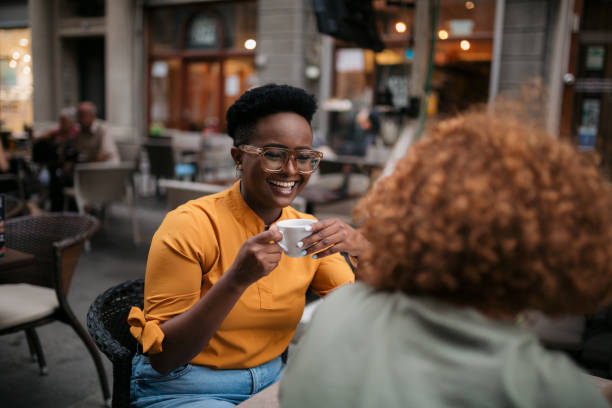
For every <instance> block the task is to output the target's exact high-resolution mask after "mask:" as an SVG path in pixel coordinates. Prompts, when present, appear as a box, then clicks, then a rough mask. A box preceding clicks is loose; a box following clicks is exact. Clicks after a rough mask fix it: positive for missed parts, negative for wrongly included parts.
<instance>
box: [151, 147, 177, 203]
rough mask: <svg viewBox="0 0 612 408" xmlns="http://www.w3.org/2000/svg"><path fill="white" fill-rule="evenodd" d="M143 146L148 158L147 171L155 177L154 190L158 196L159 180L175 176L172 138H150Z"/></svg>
mask: <svg viewBox="0 0 612 408" xmlns="http://www.w3.org/2000/svg"><path fill="white" fill-rule="evenodd" d="M144 147H145V150H146V152H147V156H148V158H149V172H150V173H151V175H152V176H153V177H154V178H155V192H156V195H157V196H159V195H160V191H159V184H158V182H159V180H160V179H173V178H175V167H176V160H175V157H174V148H173V147H172V139H170V138H163V137H156V138H150V139H149V140H148V141H147V142H146V143H145V144H144Z"/></svg>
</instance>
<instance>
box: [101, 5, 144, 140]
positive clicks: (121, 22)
mask: <svg viewBox="0 0 612 408" xmlns="http://www.w3.org/2000/svg"><path fill="white" fill-rule="evenodd" d="M134 12H135V10H134V2H131V1H125V0H107V1H106V112H107V113H106V118H107V121H108V123H109V125H110V126H112V127H115V128H116V129H115V130H116V131H117V132H118V133H119V134H116V135H115V136H116V137H117V138H118V139H124V138H128V139H129V138H132V137H135V135H133V133H134V132H133V129H134V126H135V123H136V118H135V114H134V105H135V103H134V97H135V95H136V92H135V89H136V88H137V87H136V84H135V82H134V81H135V78H134V35H133V27H134Z"/></svg>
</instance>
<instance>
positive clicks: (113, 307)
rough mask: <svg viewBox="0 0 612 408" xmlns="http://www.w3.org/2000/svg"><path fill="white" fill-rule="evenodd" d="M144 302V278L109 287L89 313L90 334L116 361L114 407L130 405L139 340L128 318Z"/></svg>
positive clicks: (112, 360)
mask: <svg viewBox="0 0 612 408" xmlns="http://www.w3.org/2000/svg"><path fill="white" fill-rule="evenodd" d="M143 302H144V280H143V279H136V280H131V281H127V282H124V283H121V284H119V285H117V286H113V287H111V288H109V289H107V290H106V291H105V292H104V293H102V294H101V295H99V296H98V297H97V298H96V299H95V301H94V302H93V303H92V305H91V306H90V307H89V312H88V313H87V328H88V329H89V334H90V335H91V337H92V338H93V340H94V342H95V343H96V345H97V346H98V348H99V349H100V351H102V352H103V353H104V354H106V356H107V357H108V358H109V360H110V361H111V362H112V363H113V395H112V407H113V408H120V407H126V408H127V407H129V406H130V377H131V376H132V357H133V356H134V353H136V345H137V341H136V340H135V339H134V337H132V334H131V333H130V326H129V325H128V323H127V317H128V314H129V313H130V308H131V307H132V306H138V307H140V308H141V309H142V307H143Z"/></svg>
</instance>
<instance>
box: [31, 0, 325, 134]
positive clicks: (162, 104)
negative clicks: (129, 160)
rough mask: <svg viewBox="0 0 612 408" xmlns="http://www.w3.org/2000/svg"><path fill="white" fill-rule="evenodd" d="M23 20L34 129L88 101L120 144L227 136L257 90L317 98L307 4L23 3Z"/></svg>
mask: <svg viewBox="0 0 612 408" xmlns="http://www.w3.org/2000/svg"><path fill="white" fill-rule="evenodd" d="M28 12H29V13H28V14H29V25H30V27H31V32H32V37H33V44H34V45H35V47H34V49H33V64H34V72H33V75H34V83H35V86H34V95H33V105H34V122H35V123H49V122H53V121H55V120H56V118H57V113H58V112H59V111H60V110H61V109H62V108H63V107H65V106H74V105H76V104H77V103H78V102H79V101H81V100H91V101H93V102H94V103H95V104H96V105H97V106H98V114H99V116H100V117H101V118H103V119H105V120H106V121H107V122H108V123H109V126H110V127H111V128H112V131H113V132H114V133H115V135H116V138H118V139H134V140H139V139H140V138H142V137H145V136H147V135H148V133H149V132H150V130H151V129H156V128H162V129H163V128H172V129H180V130H185V131H194V132H200V131H205V130H208V129H211V130H213V131H220V132H223V131H224V130H225V120H224V116H225V111H226V109H227V108H228V107H229V106H230V105H231V103H232V102H233V101H234V100H235V99H236V98H237V97H238V96H239V95H240V94H241V93H242V92H244V91H245V90H247V89H248V88H250V87H252V86H254V85H257V84H264V83H267V82H279V83H289V84H293V85H296V86H300V87H303V88H306V89H308V90H309V91H310V92H313V93H317V91H318V90H317V89H316V85H317V82H316V81H313V80H310V79H307V78H306V76H305V75H304V66H305V64H306V61H305V60H306V57H305V56H306V55H309V56H312V55H313V53H312V52H311V51H307V50H312V49H314V48H316V46H317V43H318V42H319V41H320V36H319V35H318V33H317V32H316V23H315V20H314V16H313V14H312V11H311V2H309V1H302V0H287V1H282V2H279V1H274V0H236V1H189V0H133V1H131V0H130V1H128V0H92V1H88V2H79V1H73V0H29V1H28ZM313 58H314V60H312V61H309V62H308V63H309V64H311V65H313V64H315V65H318V64H319V61H318V60H317V59H316V58H318V56H317V55H315V56H314V57H313Z"/></svg>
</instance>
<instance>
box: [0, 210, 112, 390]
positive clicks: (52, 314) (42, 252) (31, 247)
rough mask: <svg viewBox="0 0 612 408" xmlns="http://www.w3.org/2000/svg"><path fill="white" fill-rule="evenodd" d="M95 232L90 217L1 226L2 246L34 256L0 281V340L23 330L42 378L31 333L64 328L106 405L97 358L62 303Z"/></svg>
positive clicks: (37, 218)
mask: <svg viewBox="0 0 612 408" xmlns="http://www.w3.org/2000/svg"><path fill="white" fill-rule="evenodd" d="M98 227H99V222H98V221H97V220H96V219H95V218H94V217H92V216H90V215H80V214H72V213H56V214H41V215H27V216H23V217H17V218H12V219H8V220H7V221H6V223H5V234H6V246H7V247H8V248H11V249H15V250H18V251H22V252H26V253H29V254H32V255H34V258H35V262H34V264H33V265H32V266H31V267H27V269H26V270H24V271H23V272H22V273H14V274H11V275H10V276H3V283H2V284H1V285H0V301H1V303H2V307H1V308H0V311H1V312H2V313H0V335H3V334H8V333H14V332H19V331H21V330H25V332H26V337H27V340H28V345H29V346H30V352H31V353H32V355H33V356H34V357H36V359H37V360H38V364H39V366H40V371H41V373H42V374H45V373H46V370H47V368H46V363H45V357H44V354H43V351H42V348H41V346H40V341H39V338H38V335H37V334H36V331H35V328H36V327H38V326H41V325H44V324H47V323H51V322H54V321H57V320H59V321H61V322H64V323H66V324H68V325H69V326H70V327H72V328H73V329H74V331H75V332H76V334H77V335H78V336H79V338H80V339H81V340H82V341H83V343H84V344H85V346H86V347H87V350H88V351H89V353H90V354H91V357H92V358H93V360H94V364H95V366H96V369H97V372H98V377H99V380H100V385H101V388H102V394H103V396H104V399H105V401H108V400H109V398H110V392H109V388H108V381H107V379H106V373H105V371H104V365H103V364H102V358H101V356H100V353H99V352H98V350H97V349H96V346H95V344H94V343H93V341H92V340H91V338H90V337H89V335H88V334H87V331H86V330H85V328H84V327H83V326H82V325H81V324H80V323H79V321H78V319H77V318H76V317H75V315H74V313H73V312H72V309H71V308H70V305H69V304H68V300H67V295H68V290H69V289H70V283H71V280H72V276H73V274H74V272H75V269H76V264H77V261H78V258H79V256H80V254H81V252H82V250H83V245H84V243H85V240H87V239H89V238H90V237H91V236H92V235H93V233H94V232H95V231H96V230H97V229H98Z"/></svg>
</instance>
